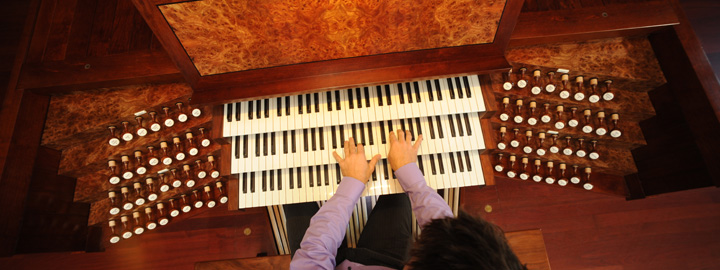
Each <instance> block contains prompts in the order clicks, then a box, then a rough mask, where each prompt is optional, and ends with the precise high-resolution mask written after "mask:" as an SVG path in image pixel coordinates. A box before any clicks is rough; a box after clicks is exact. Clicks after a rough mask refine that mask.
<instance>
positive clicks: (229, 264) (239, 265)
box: [195, 230, 550, 270]
mask: <svg viewBox="0 0 720 270" xmlns="http://www.w3.org/2000/svg"><path fill="white" fill-rule="evenodd" d="M505 238H506V239H507V242H508V244H509V245H510V248H512V249H513V251H514V252H515V255H517V257H518V259H520V261H521V262H522V263H524V264H527V268H528V269H530V270H550V262H549V261H548V256H547V252H546V251H545V241H544V240H543V236H542V231H541V230H526V231H518V232H508V233H505ZM290 260H291V258H290V255H278V256H267V257H255V258H244V259H230V260H221V261H210V262H198V263H195V270H217V269H278V270H279V269H289V268H290ZM338 263H339V262H338Z"/></svg>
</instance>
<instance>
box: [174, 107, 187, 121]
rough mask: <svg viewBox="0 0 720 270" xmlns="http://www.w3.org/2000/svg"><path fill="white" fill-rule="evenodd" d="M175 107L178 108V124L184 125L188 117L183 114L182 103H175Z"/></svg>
mask: <svg viewBox="0 0 720 270" xmlns="http://www.w3.org/2000/svg"><path fill="white" fill-rule="evenodd" d="M175 106H177V108H178V113H177V120H178V121H180V123H185V122H186V121H187V120H188V116H187V114H185V111H184V110H183V103H182V102H178V103H175Z"/></svg>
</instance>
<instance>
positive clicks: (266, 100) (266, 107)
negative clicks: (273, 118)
mask: <svg viewBox="0 0 720 270" xmlns="http://www.w3.org/2000/svg"><path fill="white" fill-rule="evenodd" d="M269 117H270V99H265V118H269Z"/></svg>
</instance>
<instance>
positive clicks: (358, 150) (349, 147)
mask: <svg viewBox="0 0 720 270" xmlns="http://www.w3.org/2000/svg"><path fill="white" fill-rule="evenodd" d="M333 157H335V160H337V162H338V163H339V164H340V171H341V172H342V174H343V175H344V176H349V177H352V178H355V179H357V180H360V181H362V182H363V184H367V182H368V180H370V175H371V174H372V172H373V171H374V170H375V164H377V162H378V160H380V155H379V154H378V155H375V156H374V157H373V158H372V160H370V162H368V161H367V159H366V158H365V149H364V148H363V145H362V144H360V143H359V144H357V146H356V145H355V140H354V139H353V138H352V137H351V138H350V140H349V141H345V158H344V159H343V158H341V157H340V155H338V153H337V151H333Z"/></svg>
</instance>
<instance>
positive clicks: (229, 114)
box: [225, 104, 233, 122]
mask: <svg viewBox="0 0 720 270" xmlns="http://www.w3.org/2000/svg"><path fill="white" fill-rule="evenodd" d="M225 109H226V110H227V114H226V115H225V118H226V119H227V121H228V122H232V115H233V105H232V104H226V105H225Z"/></svg>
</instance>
